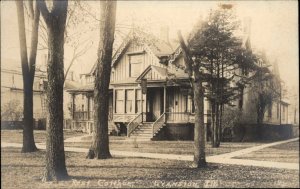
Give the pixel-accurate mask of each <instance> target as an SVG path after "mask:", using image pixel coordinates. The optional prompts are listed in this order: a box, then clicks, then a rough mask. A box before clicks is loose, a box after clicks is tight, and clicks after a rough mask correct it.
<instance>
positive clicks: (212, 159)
mask: <svg viewBox="0 0 300 189" xmlns="http://www.w3.org/2000/svg"><path fill="white" fill-rule="evenodd" d="M297 140H299V138H294V139H289V140H285V141H279V142H273V143H270V144H264V145H260V146H255V147H250V148H246V149H242V150H238V151H235V152H231V153H226V154H221V155H215V156H208V157H206V161H207V162H208V163H221V164H232V165H244V166H258V167H269V168H278V169H291V170H299V163H283V162H271V161H257V160H245V159H232V158H233V157H235V156H240V155H243V154H247V153H251V152H254V151H257V150H261V149H263V148H267V147H270V146H275V145H279V144H284V143H288V142H293V141H297ZM36 146H37V147H38V148H39V149H45V148H46V146H45V144H40V143H37V144H36ZM1 147H19V148H21V147H22V144H19V143H6V142H2V143H1ZM65 151H69V152H81V153H87V152H88V149H87V148H76V147H65ZM110 152H111V154H112V155H113V156H125V157H144V158H154V159H170V160H183V161H193V156H192V155H175V154H159V153H142V152H129V151H115V150H110Z"/></svg>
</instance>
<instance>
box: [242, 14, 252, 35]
mask: <svg viewBox="0 0 300 189" xmlns="http://www.w3.org/2000/svg"><path fill="white" fill-rule="evenodd" d="M243 26H244V27H243V34H244V35H245V36H250V34H251V18H250V17H245V18H244V23H243Z"/></svg>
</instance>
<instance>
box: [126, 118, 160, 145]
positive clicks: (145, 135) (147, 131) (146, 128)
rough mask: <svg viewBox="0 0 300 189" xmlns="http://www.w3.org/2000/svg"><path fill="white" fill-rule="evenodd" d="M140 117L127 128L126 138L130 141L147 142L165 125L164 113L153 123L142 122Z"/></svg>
mask: <svg viewBox="0 0 300 189" xmlns="http://www.w3.org/2000/svg"><path fill="white" fill-rule="evenodd" d="M140 115H141V114H140ZM140 115H138V116H137V117H136V118H135V119H134V120H133V121H131V122H130V123H129V124H128V126H127V136H128V137H130V139H133V140H139V141H149V140H151V139H152V138H153V137H155V136H156V135H157V134H158V133H159V132H160V130H161V129H162V128H163V127H164V126H165V125H166V124H165V117H166V116H165V113H163V114H162V115H161V116H160V117H159V118H158V119H157V120H156V121H155V122H142V119H140V117H141V116H140Z"/></svg>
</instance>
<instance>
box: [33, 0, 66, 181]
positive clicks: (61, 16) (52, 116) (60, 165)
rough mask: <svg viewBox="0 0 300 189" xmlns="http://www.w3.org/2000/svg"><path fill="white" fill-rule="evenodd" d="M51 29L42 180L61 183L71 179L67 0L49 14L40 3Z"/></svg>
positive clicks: (57, 4) (57, 2) (54, 1)
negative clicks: (66, 121) (66, 132)
mask: <svg viewBox="0 0 300 189" xmlns="http://www.w3.org/2000/svg"><path fill="white" fill-rule="evenodd" d="M38 8H39V10H40V11H41V13H42V16H43V18H44V21H45V23H46V25H47V28H48V63H47V73H48V85H47V90H46V94H47V107H48V112H49V114H48V115H47V141H46V170H45V174H44V178H43V180H45V181H50V180H62V179H65V178H66V177H68V173H67V169H66V163H65V152H64V137H63V115H64V113H63V84H64V33H65V26H66V18H67V8H68V1H66V0H63V1H60V0H53V6H52V10H51V11H49V10H48V8H47V6H46V3H45V1H44V0H40V1H38Z"/></svg>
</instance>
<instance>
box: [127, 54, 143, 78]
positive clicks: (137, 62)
mask: <svg viewBox="0 0 300 189" xmlns="http://www.w3.org/2000/svg"><path fill="white" fill-rule="evenodd" d="M129 62H130V64H129V77H138V76H139V75H140V74H141V65H142V56H141V55H134V56H129Z"/></svg>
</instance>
